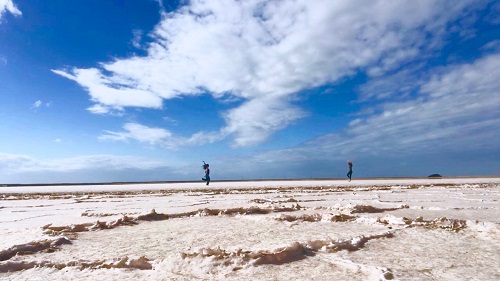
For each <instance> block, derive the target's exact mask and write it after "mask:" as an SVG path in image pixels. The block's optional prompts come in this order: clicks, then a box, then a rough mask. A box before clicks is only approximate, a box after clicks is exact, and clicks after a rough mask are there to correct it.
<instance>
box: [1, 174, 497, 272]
mask: <svg viewBox="0 0 500 281" xmlns="http://www.w3.org/2000/svg"><path fill="white" fill-rule="evenodd" d="M0 233H1V236H0V237H1V238H2V239H0V280H500V267H499V266H498V264H499V261H500V179H499V178H463V179H433V180H430V179H406V180H405V179H399V180H365V181H362V180H358V181H353V182H346V181H273V182H270V181H265V182H219V183H217V182H213V183H211V185H210V187H206V186H205V185H204V184H203V183H177V184H136V185H96V186H88V185H87V186H43V187H42V186H38V187H37V186H30V187H0Z"/></svg>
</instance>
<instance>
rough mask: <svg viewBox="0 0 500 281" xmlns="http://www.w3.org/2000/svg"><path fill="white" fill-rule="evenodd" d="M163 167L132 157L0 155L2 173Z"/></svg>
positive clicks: (159, 164) (160, 164) (159, 163)
mask: <svg viewBox="0 0 500 281" xmlns="http://www.w3.org/2000/svg"><path fill="white" fill-rule="evenodd" d="M158 167H165V163H163V162H161V161H155V160H150V159H146V158H142V157H133V156H114V155H91V156H82V157H71V158H62V159H37V158H33V157H30V156H26V155H16V154H5V153H0V171H1V172H2V173H5V174H7V173H24V172H43V171H50V172H71V171H75V170H86V169H106V170H123V169H139V170H148V169H154V168H158Z"/></svg>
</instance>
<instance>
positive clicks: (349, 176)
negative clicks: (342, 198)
mask: <svg viewBox="0 0 500 281" xmlns="http://www.w3.org/2000/svg"><path fill="white" fill-rule="evenodd" d="M347 166H348V167H349V172H348V173H347V177H348V178H349V181H351V177H352V161H351V160H349V161H347Z"/></svg>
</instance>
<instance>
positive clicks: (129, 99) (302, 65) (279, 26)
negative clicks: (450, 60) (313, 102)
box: [53, 0, 474, 146]
mask: <svg viewBox="0 0 500 281" xmlns="http://www.w3.org/2000/svg"><path fill="white" fill-rule="evenodd" d="M472 2H474V1H459V2H456V1H439V2H436V1H417V2H415V1H390V2H388V1H327V0H323V1H306V0H297V1H262V0H249V1H233V0H206V1H201V0H194V1H190V2H189V4H187V5H185V6H182V7H180V8H179V9H178V10H176V11H173V12H170V13H164V14H163V17H162V19H161V21H160V23H158V25H157V26H156V28H155V29H154V30H153V31H152V32H151V34H150V36H151V37H152V38H154V40H153V42H152V43H150V44H149V45H148V46H147V47H146V50H147V56H133V57H129V58H121V59H116V60H114V61H112V62H107V63H101V64H100V65H99V66H98V67H95V68H89V69H81V68H77V67H74V68H69V69H57V70H53V72H54V73H56V74H59V75H61V76H63V77H66V78H69V79H71V80H74V81H75V82H77V83H78V84H80V85H81V86H82V87H84V88H85V89H86V90H87V91H88V93H89V95H90V97H91V100H92V101H93V102H95V105H94V106H93V107H91V108H89V111H90V112H92V113H98V114H106V113H108V112H111V111H113V110H118V111H121V110H124V108H125V107H145V108H157V109H158V108H162V103H163V101H164V100H167V102H168V100H169V99H172V98H176V97H180V96H196V95H202V94H206V93H207V92H208V93H210V94H211V95H212V96H213V98H215V99H224V98H228V97H229V98H236V99H239V100H241V101H243V102H242V103H241V104H240V105H239V106H238V107H235V108H233V109H230V110H228V111H227V112H225V113H223V114H222V116H223V118H224V120H225V122H226V125H225V126H224V127H223V128H221V129H220V130H219V131H216V132H211V133H209V134H210V135H211V136H214V135H216V137H213V138H214V139H222V138H225V137H227V136H232V137H233V138H234V141H233V144H234V145H235V146H248V145H255V144H258V143H261V142H263V141H265V140H266V139H267V138H268V137H269V136H270V135H272V134H273V133H274V132H276V131H278V130H281V129H283V128H285V127H287V126H289V125H290V124H293V122H294V121H295V120H297V119H300V118H303V117H304V116H306V115H307V114H306V113H305V112H303V111H302V110H301V109H300V108H299V107H297V106H296V105H294V103H293V98H294V97H295V96H296V95H299V94H300V91H302V90H306V89H309V88H312V87H316V86H320V85H323V84H326V83H336V82H338V81H339V80H340V79H342V78H345V77H348V76H351V75H354V74H355V73H357V72H360V71H361V72H366V73H367V74H368V75H370V76H373V77H376V76H380V75H382V74H384V73H386V72H387V71H390V70H393V69H395V68H397V67H398V66H399V65H400V63H402V62H405V61H408V60H411V59H413V58H415V57H416V56H419V55H422V53H425V52H426V50H431V49H433V48H437V47H438V46H439V45H440V44H441V39H442V38H441V37H442V35H443V34H444V33H445V31H446V30H447V28H448V24H449V22H450V21H452V20H453V19H454V18H456V17H457V16H459V15H460V14H461V13H463V11H464V9H465V8H466V7H467V6H468V5H470V4H471V3H472ZM193 137H194V136H193Z"/></svg>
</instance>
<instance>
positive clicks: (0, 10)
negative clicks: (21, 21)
mask: <svg viewBox="0 0 500 281" xmlns="http://www.w3.org/2000/svg"><path fill="white" fill-rule="evenodd" d="M6 12H9V13H11V14H13V15H14V16H21V15H22V13H21V11H20V10H19V9H18V8H17V7H16V5H15V4H14V2H12V0H0V20H1V19H2V16H3V15H4V14H5V13H6Z"/></svg>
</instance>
